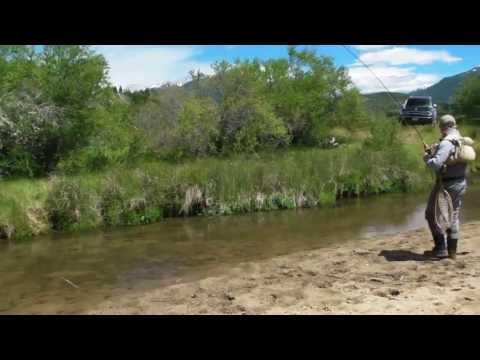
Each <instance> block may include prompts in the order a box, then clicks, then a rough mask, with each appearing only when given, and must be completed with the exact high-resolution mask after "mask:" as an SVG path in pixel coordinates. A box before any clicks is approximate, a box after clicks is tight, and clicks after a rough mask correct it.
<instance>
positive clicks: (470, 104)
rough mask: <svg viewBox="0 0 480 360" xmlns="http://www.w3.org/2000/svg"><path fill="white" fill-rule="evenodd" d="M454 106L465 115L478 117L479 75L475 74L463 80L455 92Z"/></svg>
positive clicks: (479, 100) (479, 111)
mask: <svg viewBox="0 0 480 360" xmlns="http://www.w3.org/2000/svg"><path fill="white" fill-rule="evenodd" d="M455 98H456V108H457V111H459V112H460V113H461V114H462V115H465V116H467V117H477V118H478V117H480V76H479V75H477V74H475V75H471V76H469V77H468V78H467V79H465V80H464V82H463V84H462V85H461V86H460V88H459V90H458V91H457V93H456V97H455Z"/></svg>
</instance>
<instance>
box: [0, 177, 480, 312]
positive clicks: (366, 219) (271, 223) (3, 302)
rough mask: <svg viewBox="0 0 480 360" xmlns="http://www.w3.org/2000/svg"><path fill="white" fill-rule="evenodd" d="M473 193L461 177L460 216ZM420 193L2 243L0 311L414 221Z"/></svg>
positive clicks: (48, 308) (154, 282)
mask: <svg viewBox="0 0 480 360" xmlns="http://www.w3.org/2000/svg"><path fill="white" fill-rule="evenodd" d="M478 195H480V186H476V185H475V186H471V187H470V189H469V192H468V198H466V199H465V201H464V209H463V213H462V219H463V221H471V220H478V219H480V197H479V196H478ZM425 200H426V195H425V194H421V195H418V194H409V195H406V194H395V195H385V196H381V197H370V198H367V199H356V200H346V201H343V202H341V203H340V204H339V206H337V207H336V208H333V209H302V210H292V211H276V212H269V213H256V214H249V215H242V216H231V217H216V218H205V217H198V218H186V219H178V218H177V219H169V220H167V221H165V222H164V223H160V224H154V225H149V226H143V227H133V228H123V229H115V230H108V231H96V232H92V233H88V234H75V235H66V234H61V235H59V234H56V235H51V236H46V237H41V238H37V239H34V240H32V241H31V242H27V243H18V244H2V245H1V246H0V313H77V312H81V311H82V310H84V309H86V307H87V306H92V305H94V304H95V303H96V302H97V301H101V300H102V299H106V298H109V297H112V296H115V295H116V294H118V293H121V292H124V291H135V290H142V289H148V288H150V287H153V286H161V285H164V284H169V283H174V282H178V281H185V280H188V279H191V278H194V277H195V276H201V275H204V274H206V273H208V272H211V271H214V269H215V267H219V265H222V266H225V264H230V263H235V262H239V261H245V260H255V259H263V258H268V257H272V256H276V255H282V254H287V253H290V252H294V251H298V250H307V249H314V248H320V247H322V246H326V245H330V244H334V243H335V244H339V243H341V242H342V241H346V240H350V239H357V238H361V237H369V236H372V235H381V234H388V233H396V232H400V231H405V230H411V229H415V228H420V227H424V226H425V225H426V224H425V220H424V207H425ZM67 280H68V281H67ZM76 286H77V287H78V288H77V287H76Z"/></svg>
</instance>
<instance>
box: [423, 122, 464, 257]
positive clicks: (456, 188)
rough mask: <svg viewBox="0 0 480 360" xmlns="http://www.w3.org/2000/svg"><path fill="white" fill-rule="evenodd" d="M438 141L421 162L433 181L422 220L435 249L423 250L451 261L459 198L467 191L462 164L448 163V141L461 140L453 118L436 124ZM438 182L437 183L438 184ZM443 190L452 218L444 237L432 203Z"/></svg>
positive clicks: (450, 144) (456, 235) (452, 150)
mask: <svg viewBox="0 0 480 360" xmlns="http://www.w3.org/2000/svg"><path fill="white" fill-rule="evenodd" d="M439 127H440V132H441V134H442V138H441V140H440V144H439V145H438V147H437V148H436V150H435V151H433V152H430V151H427V152H426V153H425V156H424V158H423V159H424V161H425V163H426V164H427V165H428V166H429V167H430V168H431V169H433V170H434V171H435V173H436V176H437V181H436V184H435V186H434V187H433V190H432V192H431V194H430V197H429V199H428V204H427V208H426V211H425V218H426V220H427V222H428V226H429V228H430V231H431V233H432V236H433V241H434V244H435V246H434V247H433V249H432V250H430V251H425V255H427V256H434V257H437V258H445V257H450V258H452V259H455V256H456V252H457V242H458V238H459V226H460V223H459V212H460V206H461V199H462V197H463V195H465V192H466V189H467V181H466V179H465V173H466V168H467V164H466V163H455V164H449V160H450V159H451V157H452V155H453V154H454V153H455V145H454V144H453V142H452V139H453V140H454V141H455V139H459V138H460V137H461V135H460V133H459V131H458V130H457V125H456V121H455V118H454V117H453V116H451V115H445V116H442V118H441V119H440V122H439ZM438 180H440V181H441V183H440V181H438ZM442 184H443V188H444V189H445V190H447V192H448V193H449V194H450V197H451V199H452V205H453V216H452V223H451V227H450V228H449V229H447V231H446V234H445V232H444V231H443V229H442V228H441V227H440V226H439V224H438V223H437V222H436V220H435V201H436V196H437V192H438V191H439V190H440V189H441V186H442ZM447 250H448V251H447Z"/></svg>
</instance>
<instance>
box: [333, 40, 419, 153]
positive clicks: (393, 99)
mask: <svg viewBox="0 0 480 360" xmlns="http://www.w3.org/2000/svg"><path fill="white" fill-rule="evenodd" d="M342 47H343V48H344V49H345V50H346V51H348V53H350V55H352V56H353V57H354V58H355V59H356V60H357V61H359V62H360V63H361V64H362V65H363V66H365V67H366V68H367V70H368V71H370V73H371V74H372V75H373V76H374V77H375V78H376V79H377V80H378V82H379V83H380V84H381V85H382V86H383V88H384V89H385V90H386V91H387V94H388V95H389V96H390V98H391V99H392V101H393V102H394V103H395V105H397V106H398V107H401V106H402V105H401V104H400V102H399V101H398V100H397V99H396V98H395V97H394V96H393V94H392V93H391V92H390V90H388V88H387V86H386V85H385V84H384V83H383V81H382V80H381V79H380V78H379V77H378V76H377V74H375V72H374V71H373V70H372V69H370V67H369V66H368V65H367V64H366V63H365V62H364V61H363V60H362V59H360V57H359V56H358V55H357V54H356V53H355V52H354V51H353V50H351V49H349V48H348V46H346V45H342ZM412 127H413V129H414V130H415V131H416V132H417V135H418V137H419V138H420V140H421V141H422V143H423V146H424V147H425V149H426V148H427V147H428V146H427V144H425V141H424V140H423V136H422V134H421V133H420V131H419V130H418V129H417V128H416V127H415V126H412Z"/></svg>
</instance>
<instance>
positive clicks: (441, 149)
mask: <svg viewBox="0 0 480 360" xmlns="http://www.w3.org/2000/svg"><path fill="white" fill-rule="evenodd" d="M454 150H455V146H454V145H453V144H452V143H451V142H450V141H448V140H443V141H441V142H440V144H439V145H438V150H437V152H436V153H435V155H433V156H426V157H425V158H424V160H425V163H426V164H427V166H428V167H430V168H432V169H433V170H435V171H436V172H440V170H441V169H442V167H443V165H444V164H445V162H446V161H447V160H448V158H449V157H450V154H452V152H453V151H454Z"/></svg>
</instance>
